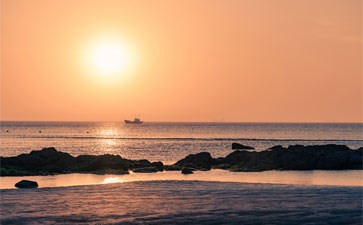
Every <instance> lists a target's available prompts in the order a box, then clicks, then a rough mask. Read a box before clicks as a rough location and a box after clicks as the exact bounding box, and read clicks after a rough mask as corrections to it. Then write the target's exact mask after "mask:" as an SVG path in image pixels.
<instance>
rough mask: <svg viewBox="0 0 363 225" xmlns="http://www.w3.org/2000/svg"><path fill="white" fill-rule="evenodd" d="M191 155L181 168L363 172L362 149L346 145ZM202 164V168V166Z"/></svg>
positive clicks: (296, 146) (182, 163)
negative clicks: (215, 155) (219, 155)
mask: <svg viewBox="0 0 363 225" xmlns="http://www.w3.org/2000/svg"><path fill="white" fill-rule="evenodd" d="M199 154H203V156H204V157H200V155H198V154H192V155H188V156H187V157H186V158H184V159H182V160H180V161H178V162H177V163H176V164H174V165H177V166H185V167H190V168H193V169H196V170H205V168H218V169H227V170H231V171H245V172H251V171H265V170H345V169H363V161H362V160H363V158H362V150H361V148H360V149H358V150H352V149H349V148H348V147H347V146H345V145H332V144H330V145H314V146H302V145H292V146H289V147H287V148H284V147H282V146H274V147H272V148H270V149H267V150H265V151H262V152H250V151H234V152H232V153H231V154H229V155H228V156H226V157H224V158H217V159H213V158H211V157H210V155H209V157H210V158H208V157H207V156H208V154H207V153H199ZM200 158H202V159H204V160H203V161H202V162H203V164H202V169H201V165H200V161H199V160H200Z"/></svg>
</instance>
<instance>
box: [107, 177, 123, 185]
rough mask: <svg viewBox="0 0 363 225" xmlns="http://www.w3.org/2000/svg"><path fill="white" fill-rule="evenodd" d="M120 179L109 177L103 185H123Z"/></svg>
mask: <svg viewBox="0 0 363 225" xmlns="http://www.w3.org/2000/svg"><path fill="white" fill-rule="evenodd" d="M122 182H123V181H122V180H121V179H120V178H119V177H107V178H105V179H104V180H103V181H102V184H112V183H122Z"/></svg>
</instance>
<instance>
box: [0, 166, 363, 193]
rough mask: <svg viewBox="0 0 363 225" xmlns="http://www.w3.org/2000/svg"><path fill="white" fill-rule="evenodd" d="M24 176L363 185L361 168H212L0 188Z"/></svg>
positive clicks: (0, 182) (104, 179)
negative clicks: (24, 183) (290, 169)
mask: <svg viewBox="0 0 363 225" xmlns="http://www.w3.org/2000/svg"><path fill="white" fill-rule="evenodd" d="M22 179H28V180H33V181H36V182H38V184H39V186H40V187H62V186H76V185H90V184H107V183H124V182H132V181H156V180H179V181H186V180H196V181H220V182H239V183H266V184H290V185H307V186H312V185H314V186H315V185H330V186H360V187H363V173H362V172H361V171H358V170H345V171H321V170H314V171H264V172H230V171H226V170H211V171H195V172H194V173H193V174H189V175H183V174H181V173H180V171H164V172H158V173H131V174H127V175H110V174H109V175H95V174H64V175H56V176H29V177H1V178H0V188H1V189H8V188H15V187H14V185H15V183H17V182H18V181H20V180H22Z"/></svg>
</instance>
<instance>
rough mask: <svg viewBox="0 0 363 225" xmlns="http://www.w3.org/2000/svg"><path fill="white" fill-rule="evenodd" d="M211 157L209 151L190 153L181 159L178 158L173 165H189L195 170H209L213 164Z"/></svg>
mask: <svg viewBox="0 0 363 225" xmlns="http://www.w3.org/2000/svg"><path fill="white" fill-rule="evenodd" d="M213 161H214V160H213V158H212V156H211V155H210V153H209V152H201V153H197V154H191V155H188V156H187V157H185V158H184V159H182V160H179V161H178V162H176V163H175V164H174V165H176V166H180V167H190V168H194V169H197V170H210V169H211V168H212V164H213Z"/></svg>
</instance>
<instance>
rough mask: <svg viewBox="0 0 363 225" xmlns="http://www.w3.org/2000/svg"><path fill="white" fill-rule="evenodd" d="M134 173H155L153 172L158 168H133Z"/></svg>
mask: <svg viewBox="0 0 363 225" xmlns="http://www.w3.org/2000/svg"><path fill="white" fill-rule="evenodd" d="M133 171H134V172H135V173H155V172H158V171H159V170H158V168H156V167H153V166H151V167H141V168H135V169H134V170H133Z"/></svg>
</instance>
